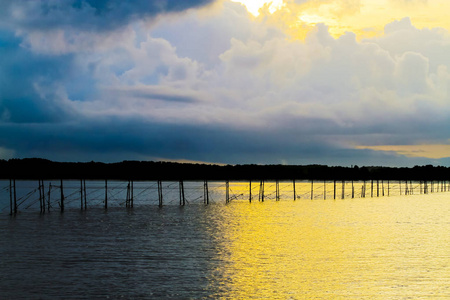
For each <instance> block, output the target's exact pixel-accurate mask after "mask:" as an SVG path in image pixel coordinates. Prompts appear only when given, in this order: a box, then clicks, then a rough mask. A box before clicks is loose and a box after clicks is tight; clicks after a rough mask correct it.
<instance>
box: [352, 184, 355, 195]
mask: <svg viewBox="0 0 450 300" xmlns="http://www.w3.org/2000/svg"><path fill="white" fill-rule="evenodd" d="M354 198H355V187H354V186H353V180H352V199H354Z"/></svg>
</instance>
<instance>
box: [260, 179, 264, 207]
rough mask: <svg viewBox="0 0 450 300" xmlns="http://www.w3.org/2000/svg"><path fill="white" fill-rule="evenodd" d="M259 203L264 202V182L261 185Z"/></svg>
mask: <svg viewBox="0 0 450 300" xmlns="http://www.w3.org/2000/svg"><path fill="white" fill-rule="evenodd" d="M259 201H261V202H264V180H261V182H260V184H259Z"/></svg>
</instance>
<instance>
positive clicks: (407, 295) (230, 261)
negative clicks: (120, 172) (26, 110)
mask: <svg viewBox="0 0 450 300" xmlns="http://www.w3.org/2000/svg"><path fill="white" fill-rule="evenodd" d="M20 184H22V187H21V188H22V189H25V187H26V184H25V183H20ZM54 184H55V186H56V185H57V183H56V182H55V183H54ZM98 185H100V183H98ZM125 185H126V184H125ZM138 185H139V184H138ZM69 186H70V184H68V186H67V188H68V190H66V191H65V192H66V196H67V197H68V198H67V199H73V202H72V203H73V205H68V207H67V208H66V210H65V211H64V213H60V211H59V210H58V206H57V201H58V200H57V199H56V198H58V196H59V194H56V195H58V196H55V197H56V198H55V199H54V200H52V201H54V202H53V204H52V209H51V211H50V212H48V211H46V213H45V214H42V213H39V203H37V204H36V203H34V204H33V205H31V206H30V208H29V209H25V207H26V206H25V204H26V203H30V201H34V200H32V197H31V198H30V199H28V200H27V202H24V203H23V204H22V205H23V206H20V207H19V213H18V214H17V215H15V216H9V206H8V205H9V194H8V193H3V194H2V197H3V198H2V200H1V203H2V205H3V204H4V205H3V208H4V209H3V210H2V213H1V215H0V299H449V298H450V250H449V249H450V248H449V245H450V193H433V194H428V195H421V194H417V193H416V194H414V195H409V196H404V195H402V196H399V195H394V196H389V197H388V196H385V197H373V198H371V197H366V198H354V199H352V198H351V197H349V198H345V199H330V196H329V197H328V198H327V197H325V198H326V199H325V200H324V199H323V197H322V196H319V195H318V196H313V197H312V198H313V200H311V199H310V197H309V196H308V197H303V198H302V197H299V198H296V201H294V199H293V198H292V196H291V194H292V192H291V190H285V191H284V193H282V196H281V201H275V200H276V199H274V198H273V197H272V196H271V193H270V190H269V189H271V188H273V187H269V186H268V185H266V188H267V189H268V192H267V194H266V198H265V201H264V202H261V201H258V194H257V193H255V194H254V195H253V197H254V198H253V201H252V202H251V203H250V202H249V201H248V199H247V197H248V194H246V195H243V196H242V195H241V194H243V193H244V192H242V193H241V191H240V190H239V189H238V188H237V187H234V190H233V191H234V192H235V194H233V193H231V194H232V195H238V196H239V195H240V196H239V197H237V196H236V197H234V198H233V199H232V200H231V202H230V203H228V204H226V203H225V201H222V200H223V198H220V197H222V194H220V195H219V194H216V195H213V196H212V197H211V200H212V201H211V203H210V204H209V205H204V204H203V200H202V199H199V200H198V201H194V200H195V199H197V198H198V197H197V196H196V194H195V193H197V194H200V195H201V193H203V191H201V190H198V191H196V192H195V193H194V192H193V190H189V189H188V188H187V197H190V202H189V203H188V204H187V205H185V206H183V207H181V206H179V205H178V203H179V199H178V194H177V193H176V192H175V191H174V192H173V195H168V194H165V195H164V196H165V198H164V201H165V205H164V206H163V207H162V208H160V207H158V206H157V205H153V204H151V205H149V204H148V203H145V202H144V200H143V199H147V198H149V199H150V198H152V197H153V198H154V196H151V197H150V196H148V197H147V196H145V197H143V196H142V195H141V198H139V196H138V195H139V193H140V191H139V190H137V192H135V193H136V197H137V199H138V200H139V199H141V202H139V201H137V202H136V203H135V205H134V207H133V208H126V207H125V206H124V205H122V204H123V201H122V200H121V201H119V200H118V199H119V198H121V197H122V196H121V197H119V196H117V197H116V198H114V196H113V190H111V191H109V192H110V201H111V203H112V204H111V207H108V209H107V210H105V209H104V208H103V204H104V203H103V202H102V201H101V199H104V195H103V192H101V191H100V189H99V193H100V194H99V195H97V196H93V195H91V197H92V200H91V202H92V203H97V205H91V206H89V203H88V209H87V210H83V211H82V210H80V208H79V207H78V203H79V202H80V200H78V198H80V197H79V195H78V193H79V191H77V190H76V188H75V187H76V186H78V182H74V183H73V186H74V187H73V192H70V191H69ZM200 186H201V185H200ZM31 187H33V186H31ZM18 188H19V186H18ZM47 188H48V187H47V186H46V190H47ZM165 188H166V189H168V186H165ZM192 188H193V187H192ZM219 188H222V189H223V186H222V185H221V186H220V187H219ZM243 189H244V187H243ZM320 189H322V187H320ZM27 190H29V187H27V189H26V190H23V191H20V192H18V197H20V198H21V199H23V197H25V196H26V194H27V192H26V191H27ZM91 190H93V188H91ZM211 190H212V191H211V193H214V188H211ZM238 190H239V191H238ZM142 191H145V192H143V194H146V195H148V194H149V191H146V190H145V189H142ZM298 192H299V193H302V191H301V190H299V191H298ZM306 192H307V190H305V193H306ZM71 193H74V195H73V196H72V198H70V197H69V196H70V194H71ZM193 193H194V194H195V195H194V194H193ZM219 196H220V197H219ZM142 197H143V198H142ZM199 197H200V196H199ZM153 198H152V199H153ZM306 198H308V199H306ZM94 199H97V200H98V202H95V201H94ZM121 199H122V198H121ZM114 201H115V202H114ZM119 202H120V203H122V204H121V205H118V203H119ZM69 203H70V202H69ZM114 203H116V204H117V205H113V204H114ZM156 203H157V201H156ZM36 206H37V209H36Z"/></svg>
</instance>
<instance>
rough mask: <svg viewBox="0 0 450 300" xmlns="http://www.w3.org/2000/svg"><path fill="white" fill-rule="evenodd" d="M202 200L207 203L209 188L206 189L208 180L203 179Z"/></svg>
mask: <svg viewBox="0 0 450 300" xmlns="http://www.w3.org/2000/svg"><path fill="white" fill-rule="evenodd" d="M203 193H204V195H203V201H204V203H205V204H206V205H208V204H209V189H208V180H205V182H204V186H203Z"/></svg>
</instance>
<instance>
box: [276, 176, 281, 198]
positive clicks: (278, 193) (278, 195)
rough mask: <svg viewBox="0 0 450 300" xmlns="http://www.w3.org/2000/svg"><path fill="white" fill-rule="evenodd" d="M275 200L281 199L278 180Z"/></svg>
mask: <svg viewBox="0 0 450 300" xmlns="http://www.w3.org/2000/svg"><path fill="white" fill-rule="evenodd" d="M275 201H280V183H279V181H278V180H277V181H276V182H275Z"/></svg>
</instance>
